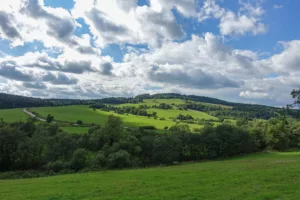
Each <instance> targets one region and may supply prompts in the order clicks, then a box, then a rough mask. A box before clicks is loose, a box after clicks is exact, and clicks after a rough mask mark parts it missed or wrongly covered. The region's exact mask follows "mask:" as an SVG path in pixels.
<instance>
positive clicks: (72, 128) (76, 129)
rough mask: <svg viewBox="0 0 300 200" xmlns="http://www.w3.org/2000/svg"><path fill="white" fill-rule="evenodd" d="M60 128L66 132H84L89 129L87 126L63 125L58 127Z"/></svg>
mask: <svg viewBox="0 0 300 200" xmlns="http://www.w3.org/2000/svg"><path fill="white" fill-rule="evenodd" d="M60 129H61V130H63V131H64V132H66V133H74V134H86V133H87V132H88V130H89V127H78V126H65V127H60Z"/></svg>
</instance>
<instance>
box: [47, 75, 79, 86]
mask: <svg viewBox="0 0 300 200" xmlns="http://www.w3.org/2000/svg"><path fill="white" fill-rule="evenodd" d="M42 80H43V81H46V82H50V83H52V84H53V85H74V84H76V83H77V82H78V79H76V78H71V77H69V76H67V75H65V74H62V73H58V74H57V75H54V74H53V73H51V72H48V73H47V74H45V75H44V76H43V77H42Z"/></svg>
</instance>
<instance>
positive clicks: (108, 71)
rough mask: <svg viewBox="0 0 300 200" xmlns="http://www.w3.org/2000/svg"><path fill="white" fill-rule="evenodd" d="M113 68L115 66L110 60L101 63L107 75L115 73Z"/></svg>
mask: <svg viewBox="0 0 300 200" xmlns="http://www.w3.org/2000/svg"><path fill="white" fill-rule="evenodd" d="M112 69H113V66H112V64H111V63H109V62H106V63H103V64H101V73H102V74H103V75H107V76H111V75H113V73H112Z"/></svg>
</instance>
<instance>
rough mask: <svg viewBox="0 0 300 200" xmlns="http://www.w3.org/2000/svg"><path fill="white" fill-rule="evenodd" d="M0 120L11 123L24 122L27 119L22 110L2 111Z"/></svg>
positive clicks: (0, 111)
mask: <svg viewBox="0 0 300 200" xmlns="http://www.w3.org/2000/svg"><path fill="white" fill-rule="evenodd" d="M0 118H2V119H3V121H5V122H8V123H11V122H18V121H26V120H27V119H28V115H27V114H25V113H24V112H23V109H22V108H15V109H3V110H0Z"/></svg>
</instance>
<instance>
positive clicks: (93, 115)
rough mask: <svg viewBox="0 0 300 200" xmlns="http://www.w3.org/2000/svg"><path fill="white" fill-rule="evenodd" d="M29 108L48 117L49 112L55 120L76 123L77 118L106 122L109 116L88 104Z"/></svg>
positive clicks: (96, 122)
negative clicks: (100, 113) (94, 109)
mask: <svg viewBox="0 0 300 200" xmlns="http://www.w3.org/2000/svg"><path fill="white" fill-rule="evenodd" d="M29 110H30V111H34V112H36V113H38V114H39V115H41V116H42V117H46V116H47V115H48V114H51V115H53V116H54V120H58V121H65V122H71V123H75V122H76V121H77V120H82V121H83V123H89V124H91V123H95V124H104V123H105V122H106V120H107V116H105V115H99V113H97V112H96V111H93V110H92V109H90V108H89V107H88V106H86V105H79V106H58V107H40V108H30V109H29Z"/></svg>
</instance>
